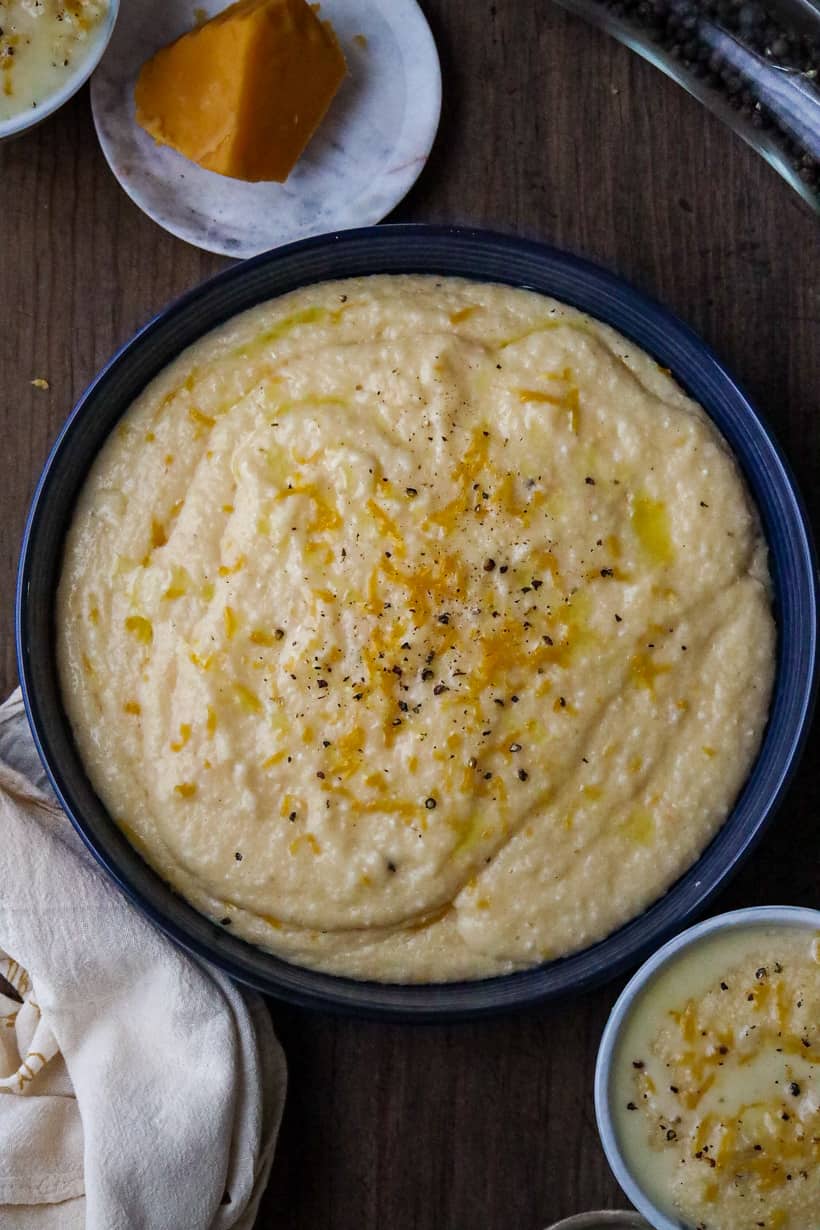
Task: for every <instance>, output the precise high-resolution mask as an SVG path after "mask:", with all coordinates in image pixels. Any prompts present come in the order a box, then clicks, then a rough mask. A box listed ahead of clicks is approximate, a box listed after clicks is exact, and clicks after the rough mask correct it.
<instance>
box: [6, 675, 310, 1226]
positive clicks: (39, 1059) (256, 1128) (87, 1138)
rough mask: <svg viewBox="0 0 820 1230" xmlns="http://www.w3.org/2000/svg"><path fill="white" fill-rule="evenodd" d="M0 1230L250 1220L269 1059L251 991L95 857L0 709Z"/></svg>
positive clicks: (268, 1031)
mask: <svg viewBox="0 0 820 1230" xmlns="http://www.w3.org/2000/svg"><path fill="white" fill-rule="evenodd" d="M0 974H2V975H3V976H4V977H5V978H6V980H7V981H8V982H10V983H11V984H12V986H14V987H15V989H16V990H17V992H18V993H19V995H20V996H21V998H22V1001H23V1002H22V1005H21V1004H20V1003H18V1002H17V1001H16V1000H14V999H12V998H11V997H9V996H5V995H0V1227H2V1230H75V1227H76V1228H77V1230H79V1228H80V1227H85V1228H86V1230H136V1228H138V1230H231V1228H233V1230H249V1228H250V1227H251V1226H252V1225H253V1221H254V1218H255V1216H256V1210H257V1206H258V1203H259V1198H260V1195H261V1193H262V1191H263V1190H264V1186H265V1184H266V1182H267V1178H268V1175H269V1172H270V1166H271V1162H272V1159H273V1151H274V1147H275V1144H276V1136H277V1133H278V1130H279V1122H280V1119H281V1115H282V1108H283V1105H284V1098H285V1084H286V1074H285V1063H284V1058H283V1055H282V1051H281V1048H280V1046H279V1044H278V1042H277V1041H276V1039H275V1037H274V1034H273V1030H272V1028H271V1024H270V1019H269V1017H268V1014H267V1011H266V1009H265V1006H264V1004H263V1003H262V1001H261V999H260V998H259V997H258V996H257V995H254V994H251V993H249V992H244V991H240V989H239V988H238V987H237V986H236V985H234V984H233V983H232V982H231V981H230V979H229V978H227V977H226V976H225V975H224V974H222V973H220V972H219V971H218V970H216V969H214V968H213V967H211V966H209V965H206V964H205V963H204V962H200V961H198V960H196V959H195V958H193V957H190V956H187V955H186V954H185V953H183V952H182V951H181V950H180V949H178V948H177V947H176V946H175V945H174V944H172V943H171V942H170V941H169V940H167V939H166V938H165V937H164V936H163V935H162V934H161V933H160V932H159V931H158V930H157V929H156V928H155V927H154V926H153V925H152V924H151V923H149V922H148V921H147V920H146V919H144V918H143V917H142V915H141V914H139V913H138V911H137V910H135V909H134V907H133V906H132V905H131V904H130V903H129V902H128V901H127V900H126V899H125V897H124V896H123V895H122V894H121V893H120V892H119V891H118V890H117V889H116V888H114V886H113V885H112V884H111V883H110V882H109V880H108V879H107V877H106V876H105V875H104V873H102V872H101V871H100V870H99V869H98V868H97V866H96V864H95V863H94V861H93V859H92V858H91V856H90V855H89V854H88V852H87V851H86V849H85V847H84V846H83V844H82V842H81V841H80V840H79V838H78V837H77V835H76V833H75V832H74V830H73V829H72V827H71V825H70V824H69V822H68V820H67V819H66V817H65V815H64V814H63V812H62V811H61V810H60V809H59V808H58V807H57V805H56V803H55V801H54V797H53V795H51V793H50V792H49V791H48V787H47V786H46V784H45V779H44V775H43V773H42V769H41V768H40V765H39V761H38V759H37V755H36V752H35V750H34V745H33V742H32V740H31V736H30V734H29V731H28V726H27V724H26V720H25V715H24V713H23V706H22V701H21V699H20V693H19V691H18V692H16V693H15V694H14V695H13V696H11V697H10V698H9V699H8V700H7V701H6V702H5V704H4V705H2V706H0Z"/></svg>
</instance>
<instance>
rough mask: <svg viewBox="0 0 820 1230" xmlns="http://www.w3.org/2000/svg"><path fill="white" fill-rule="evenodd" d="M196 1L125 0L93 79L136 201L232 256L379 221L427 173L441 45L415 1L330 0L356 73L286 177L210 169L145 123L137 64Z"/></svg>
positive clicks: (104, 141)
mask: <svg viewBox="0 0 820 1230" xmlns="http://www.w3.org/2000/svg"><path fill="white" fill-rule="evenodd" d="M227 5H228V0H202V3H201V4H200V5H197V6H196V12H197V14H198V15H202V14H204V15H207V16H208V17H212V16H214V15H215V14H216V13H218V12H221V11H222V10H223V9H225V8H227ZM194 10H195V6H194V4H193V0H125V3H124V4H123V7H122V13H121V17H120V22H119V26H118V28H117V33H116V36H115V38H114V39H113V40H112V43H111V47H110V49H109V52H108V55H107V56H106V57H105V61H104V62H103V64H102V65H101V67H100V71H99V73H97V74H96V76H95V78H94V82H93V86H92V90H91V105H92V109H93V112H94V123H95V125H96V128H97V135H98V137H99V140H100V144H101V146H102V149H103V153H104V154H105V157H106V159H107V160H108V164H109V166H110V167H111V170H112V171H113V172H114V175H115V176H116V177H117V179H118V180H119V182H120V185H121V186H122V188H123V189H124V190H125V191H126V192H127V193H128V195H129V196H130V197H131V200H132V201H134V203H135V204H136V205H138V206H139V207H140V209H142V210H143V211H144V212H145V213H147V214H148V215H149V217H151V218H153V220H154V221H155V222H157V223H158V224H159V225H160V226H162V227H164V229H165V230H167V231H170V232H171V234H173V235H177V236H178V237H179V238H180V239H184V240H186V241H187V242H188V243H192V244H194V245H195V246H196V247H199V248H205V249H206V250H208V251H210V252H219V253H222V254H223V255H225V256H235V257H246V256H255V255H256V254H257V253H259V252H264V251H267V250H268V249H269V248H274V247H278V246H279V245H280V244H283V243H287V242H289V241H290V240H293V239H303V238H306V237H307V236H309V235H319V234H323V233H325V232H328V231H338V230H342V229H344V228H347V227H354V226H367V225H370V224H372V223H375V222H379V221H381V219H382V218H383V217H384V216H385V215H386V214H387V213H389V212H390V210H391V209H393V208H394V206H396V205H397V204H398V203H399V201H400V200H401V199H402V197H403V196H405V194H406V193H407V192H408V190H409V189H410V188H411V186H412V185H413V184H414V183H415V181H416V179H417V178H418V176H419V175H420V173H421V170H422V168H423V167H424V164H425V163H426V161H427V157H428V155H429V153H430V149H431V147H432V144H433V140H434V138H435V135H436V130H437V128H438V121H439V115H440V112H441V70H440V68H439V61H438V54H437V52H436V45H435V42H434V41H433V36H432V34H431V32H430V27H429V26H428V25H427V21H426V20H425V18H424V15H423V13H422V12H421V9H420V8H419V6H418V4H417V3H416V0H322V7H321V16H322V17H324V18H327V19H329V20H330V22H331V23H332V25H333V28H334V30H335V31H336V34H337V36H338V38H339V42H340V44H341V46H342V50H343V51H344V54H345V57H346V59H347V63H348V70H349V72H348V76H347V78H346V80H345V81H344V83H343V84H342V87H341V89H340V90H339V93H338V94H337V95H336V97H335V98H334V100H333V102H332V103H331V105H330V109H329V110H328V113H327V115H326V116H325V117H324V120H323V121H322V123H321V124H320V126H319V128H318V130H317V132H316V133H315V134H314V136H313V138H312V140H311V141H310V143H309V145H308V147H307V149H306V150H305V152H304V154H303V155H302V157H301V158H300V160H299V162H298V163H297V165H296V167H295V168H294V170H293V171H292V172H291V175H290V176H289V178H288V180H287V182H286V183H284V184H276V183H261V184H248V183H243V182H242V181H241V180H236V179H228V178H226V177H225V176H223V175H217V174H215V173H214V172H213V171H205V170H203V169H202V168H201V167H198V166H197V165H196V164H195V163H192V162H189V161H188V159H187V158H183V157H182V155H181V154H178V153H176V151H175V150H172V149H169V148H167V147H161V146H158V145H156V144H155V142H154V141H153V140H152V139H151V137H149V136H148V134H147V133H146V132H144V131H143V130H142V128H140V127H139V125H138V124H137V122H136V119H135V115H134V84H135V82H136V78H137V74H138V73H139V70H140V68H141V66H142V64H143V63H144V62H145V60H147V59H148V58H149V57H150V56H151V55H153V54H154V52H155V51H156V50H157V49H158V48H159V47H163V46H165V45H166V44H167V43H170V42H172V41H173V40H174V39H175V38H178V37H179V36H180V35H181V34H183V33H185V32H186V31H187V30H190V29H191V28H192V27H193V26H194V24H195V17H194Z"/></svg>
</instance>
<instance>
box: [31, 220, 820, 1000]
mask: <svg viewBox="0 0 820 1230" xmlns="http://www.w3.org/2000/svg"><path fill="white" fill-rule="evenodd" d="M372 273H436V274H442V275H456V276H461V277H467V278H474V279H480V280H483V281H493V282H504V283H507V284H509V285H512V286H523V287H528V288H530V289H532V290H536V291H541V292H543V293H544V294H547V295H553V296H555V297H556V298H557V299H561V300H563V301H564V302H566V303H569V304H572V305H574V306H575V307H577V308H581V309H582V310H583V311H585V312H589V313H591V314H592V315H593V316H596V317H598V318H599V319H600V320H603V321H606V322H607V323H608V324H610V325H612V326H614V328H616V329H618V330H620V331H621V332H622V333H623V334H625V335H626V336H627V337H629V338H631V339H632V340H633V341H635V342H637V343H638V344H639V345H640V346H642V347H643V348H644V349H645V350H647V351H648V352H649V353H650V354H651V355H653V356H654V358H655V359H656V360H657V361H658V362H659V363H661V364H662V365H663V366H664V367H668V368H670V369H671V371H672V372H673V373H674V375H675V377H676V378H677V380H678V381H679V382H680V383H681V385H683V387H684V388H685V389H686V390H687V391H688V392H689V393H690V394H691V396H692V397H694V398H695V399H696V400H697V401H699V402H700V403H701V405H703V406H704V407H705V408H706V410H707V411H708V412H709V414H710V415H711V416H712V418H713V420H714V421H715V423H716V424H717V426H718V428H719V429H720V431H721V432H722V433H723V435H724V436H725V438H726V439H727V440H728V442H729V444H730V445H731V447H732V448H733V449H734V451H735V454H736V455H737V457H738V459H739V461H740V464H741V467H742V469H743V471H744V473H745V476H746V480H747V482H748V484H749V487H750V489H751V491H752V493H753V495H754V498H755V500H756V501H757V505H758V508H759V509H760V513H761V517H762V520H763V527H764V530H765V533H766V537H767V538H768V542H769V548H770V556H771V559H770V563H771V569H772V575H773V578H774V591H775V614H776V618H777V624H778V630H779V638H778V662H777V679H776V685H775V692H774V699H773V702H772V709H771V715H770V718H769V723H768V728H767V730H766V735H765V738H764V742H763V746H762V748H761V751H760V754H759V756H758V758H757V761H756V763H755V765H754V768H753V770H752V772H751V775H750V777H749V780H748V781H747V783H746V786H745V788H744V789H743V792H742V794H741V795H740V797H739V799H738V800H737V803H736V805H735V807H734V810H733V811H732V814H731V815H730V817H729V818H728V820H727V821H726V823H725V824H724V825H723V827H722V829H721V830H720V832H719V833H718V834H717V836H716V837H715V838H714V840H713V841H712V843H711V845H710V846H709V847H708V848H707V849H706V850H705V851H704V853H703V855H702V856H701V858H700V859H699V860H698V862H697V864H696V865H695V866H694V867H692V868H691V869H690V870H689V871H688V872H687V873H686V875H684V876H683V877H682V878H681V879H680V880H679V881H678V882H677V883H676V884H675V885H674V886H673V887H672V888H670V889H669V891H668V892H667V893H665V895H664V896H663V897H661V898H660V899H659V900H658V901H656V902H655V904H654V905H653V906H651V907H650V908H649V909H648V910H646V912H645V913H643V914H642V915H641V916H640V917H639V918H635V919H633V921H632V922H630V923H628V924H627V925H626V926H625V927H622V928H621V929H620V930H619V931H617V932H615V933H614V934H612V935H610V936H608V937H607V938H606V939H605V940H602V941H601V942H600V943H598V944H595V945H594V946H593V947H591V948H588V949H586V950H585V951H583V952H579V953H576V954H574V955H572V956H569V957H566V958H564V959H562V960H558V961H552V962H549V963H548V964H546V965H541V966H539V967H537V968H534V969H530V970H526V971H523V972H521V973H517V974H511V975H507V976H505V977H500V978H489V979H486V980H483V981H479V982H463V983H445V984H442V985H423V986H404V985H392V984H383V983H374V982H357V981H353V980H351V979H347V978H338V977H334V976H332V975H328V974H321V973H316V972H314V971H311V970H307V969H303V968H301V967H299V966H295V965H290V964H288V963H287V962H285V961H282V960H280V959H278V958H277V957H274V956H272V955H271V954H270V953H267V952H264V951H263V950H262V949H259V948H255V947H252V946H251V945H249V944H246V943H244V942H243V941H242V940H240V939H238V938H236V937H235V936H232V935H230V934H228V933H227V932H226V931H225V930H223V929H221V928H219V927H217V926H216V925H214V924H213V923H211V922H209V921H208V919H207V918H205V917H203V915H201V914H199V913H197V912H196V911H195V910H194V909H192V908H191V907H190V906H189V905H187V904H186V902H184V901H183V900H182V899H181V898H180V897H179V896H178V895H177V894H176V893H175V892H173V891H172V890H171V889H170V888H169V887H168V886H167V885H166V884H165V883H164V882H163V881H162V880H161V879H160V878H159V876H157V875H156V874H155V873H154V872H153V871H152V870H151V869H150V868H149V867H148V866H147V865H146V864H145V863H144V862H143V861H142V859H141V858H140V856H139V855H138V854H137V853H136V851H135V850H134V849H133V848H132V847H131V846H130V845H129V844H128V842H127V841H126V840H125V838H124V837H123V835H122V833H121V832H120V831H119V829H118V828H117V827H116V825H115V824H114V823H113V822H112V820H111V818H110V817H109V815H108V814H107V812H106V810H105V808H104V807H103V805H102V803H101V802H100V800H99V799H98V798H97V796H96V795H95V793H94V791H93V789H92V787H91V784H90V782H89V780H88V778H87V777H86V774H85V772H84V770H83V766H82V763H81V761H80V758H79V755H78V753H77V749H76V748H75V746H74V742H73V740H72V736H71V731H70V728H69V725H68V721H67V720H66V716H65V713H64V710H63V706H62V702H61V699H60V689H59V684H58V678H57V670H56V666H55V652H54V608H53V603H54V594H55V592H56V589H57V582H58V578H59V573H60V565H61V557H62V546H63V537H64V534H65V530H66V526H67V525H68V523H69V521H70V519H71V514H72V509H73V506H74V502H75V500H76V497H77V494H78V492H79V489H80V487H81V485H82V483H83V480H84V478H85V476H86V474H87V473H88V469H89V467H90V465H91V463H92V461H93V460H94V457H95V456H96V454H97V452H98V450H99V448H100V446H101V445H102V443H103V441H104V440H105V438H106V437H107V435H108V434H109V432H110V431H111V430H112V429H113V427H114V426H115V424H116V423H117V421H118V419H119V418H120V416H121V415H122V414H124V413H125V411H126V410H127V408H128V407H129V406H130V404H131V402H132V401H133V400H134V398H135V397H136V396H137V395H138V393H140V391H141V390H142V389H143V388H144V387H145V385H146V384H147V383H148V382H149V381H150V380H151V379H153V377H154V376H156V374H157V373H158V372H159V371H161V369H162V368H163V367H165V366H166V364H168V363H170V362H171V360H173V359H174V358H176V356H177V355H178V354H179V353H180V351H181V350H183V349H184V348H185V347H186V346H188V345H190V344H191V343H192V342H194V341H196V339H197V338H199V337H201V336H202V334H204V333H206V332H208V330H210V329H213V328H214V327H215V326H216V325H219V324H221V323H222V322H223V321H225V320H227V319H228V318H229V317H231V316H234V315H235V314H236V313H237V312H242V311H244V310H245V309H246V308H250V307H252V306H254V304H257V303H260V302H262V301H263V300H266V299H270V298H273V297H274V296H276V295H281V294H283V293H285V292H287V291H291V290H294V289H295V288H296V287H299V286H305V285H306V284H308V283H311V282H319V281H325V280H327V279H330V278H342V277H350V276H355V275H363V274H372ZM814 577H815V573H814V559H813V552H812V546H811V542H810V535H809V530H808V528H807V524H806V518H805V514H804V512H803V508H802V505H801V502H800V498H799V496H798V494H797V492H796V490H795V487H794V483H793V481H792V478H791V476H790V474H789V472H788V470H787V468H786V465H785V463H784V461H783V458H782V457H781V455H780V453H779V451H778V448H777V446H776V445H775V443H774V441H773V440H772V438H771V436H770V434H769V432H768V430H767V428H766V427H765V426H764V424H763V423H762V422H761V420H760V418H759V417H758V415H757V414H756V412H755V411H754V410H753V408H752V407H751V406H750V404H749V402H748V401H747V399H746V397H745V396H744V394H743V393H742V392H741V390H740V389H739V388H738V386H737V385H736V384H735V382H734V380H733V379H732V377H731V376H730V375H729V374H728V373H727V372H726V371H725V370H724V368H723V367H722V366H721V365H720V363H719V362H718V360H717V359H716V358H715V356H714V355H713V354H712V353H711V351H710V350H709V349H708V348H707V347H706V346H705V345H704V344H703V342H701V341H700V340H699V339H698V338H697V337H696V336H695V335H694V334H693V333H692V332H690V330H689V329H688V328H686V326H685V325H683V324H681V322H680V321H678V320H677V319H675V317H674V316H671V315H670V314H669V312H667V311H665V310H664V309H663V308H661V307H659V306H658V305H657V304H656V303H653V302H652V301H651V300H649V299H647V298H645V296H643V295H642V294H640V293H638V292H637V291H636V290H634V289H632V288H631V287H630V286H628V285H627V284H626V283H624V282H622V281H621V280H620V279H619V278H617V277H615V276H614V275H613V274H611V273H607V272H605V271H604V270H602V269H598V268H596V267H595V266H594V265H590V264H588V263H587V262H586V261H583V260H579V259H578V258H577V257H574V256H569V255H567V254H565V253H563V252H557V251H555V249H553V248H548V247H544V246H542V245H541V244H537V243H530V242H527V241H524V240H521V239H515V238H511V237H507V236H502V235H494V234H489V233H486V232H482V231H475V230H461V229H456V228H451V227H431V226H388V227H378V228H375V229H367V230H358V231H346V232H342V233H340V234H333V235H324V236H321V237H319V238H316V239H308V240H305V241H303V242H301V243H295V244H291V245H289V246H287V247H283V248H278V249H276V250H275V251H273V252H268V253H266V254H264V255H262V256H258V257H255V258H254V259H252V260H249V261H246V262H245V263H244V264H239V265H234V266H233V267H232V268H230V269H228V270H227V271H225V272H224V273H221V274H219V275H218V276H217V277H215V278H213V279H212V280H211V281H209V282H206V283H205V285H204V286H201V287H199V288H198V289H197V290H194V291H192V292H190V293H189V294H187V295H185V296H184V297H183V298H182V299H180V300H178V301H177V302H176V303H174V304H172V305H171V307H169V308H167V309H166V310H165V311H164V312H162V313H160V315H159V316H157V317H156V318H155V319H154V320H152V321H151V322H150V323H149V324H148V325H146V326H145V328H144V329H142V330H141V332H139V333H138V334H137V335H136V337H134V338H133V340H132V341H130V342H129V343H128V344H127V345H126V346H125V347H124V348H123V349H122V350H121V351H120V352H119V353H118V354H117V355H115V356H114V358H113V359H112V360H111V362H110V363H109V364H108V366H107V367H106V368H104V369H103V371H102V372H101V373H100V374H99V376H97V378H96V380H95V381H94V382H93V384H92V385H91V386H90V387H89V389H88V390H87V391H86V393H85V394H84V395H83V397H82V398H81V399H80V401H79V403H78V404H77V406H76V407H75V409H74V411H73V412H72V414H71V416H70V417H69V419H68V421H67V423H66V424H65V426H64V428H63V430H62V432H61V433H60V436H59V438H58V440H57V442H56V444H55V446H54V448H53V450H52V453H51V456H50V457H49V459H48V461H47V462H46V466H45V469H44V470H43V474H42V477H41V478H40V482H39V484H38V486H37V490H36V492H35V495H34V500H33V502H32V506H31V511H30V513H29V518H28V523H27V525H26V531H25V537H24V540H23V549H22V556H21V560H20V570H19V577H18V587H17V610H16V628H17V653H18V664H19V671H20V681H21V684H22V688H23V696H24V699H25V703H26V709H27V712H28V716H29V721H30V723H31V728H32V731H33V732H34V738H35V740H36V742H37V746H38V749H39V752H40V756H41V757H42V760H43V763H44V765H45V767H46V769H47V771H48V774H49V777H50V779H51V782H52V784H53V786H54V789H55V790H56V792H57V794H58V796H59V798H60V801H61V802H62V804H63V806H64V808H65V810H66V811H67V813H68V815H69V816H70V818H71V820H72V822H73V824H74V825H75V826H76V828H77V829H78V831H79V832H80V834H81V836H82V837H83V838H84V840H85V841H86V843H87V844H88V846H89V847H90V848H91V850H92V851H93V853H94V854H95V855H96V857H97V858H98V859H99V861H100V863H101V864H102V865H103V867H105V868H106V870H107V871H108V872H109V873H110V875H111V876H112V877H113V878H114V879H115V880H116V881H117V883H118V884H119V885H120V886H121V887H122V889H123V890H124V891H125V892H126V893H127V894H128V895H129V896H130V897H131V899H132V900H133V901H134V902H135V903H136V904H137V905H138V906H139V908H140V909H141V910H143V911H144V913H146V914H147V915H148V916H149V917H150V918H152V919H154V921H155V922H156V923H158V924H159V926H160V927H162V928H163V929H164V930H165V931H166V932H167V933H168V934H169V935H171V936H172V937H173V938H174V939H176V940H177V941H179V943H181V944H183V945H184V946H185V947H186V948H188V949H190V950H192V951H193V952H196V953H198V954H199V955H200V956H202V957H206V958H207V959H209V960H211V961H213V962H215V963H216V964H218V965H220V966H222V967H223V968H224V969H226V970H227V971H228V972H229V973H231V974H232V975H234V976H235V977H236V978H238V979H241V980H242V981H243V982H247V983H250V984H252V985H253V986H256V987H258V988H259V989H260V990H262V991H265V992H268V993H269V994H271V995H274V996H278V997H280V998H282V999H286V1000H290V1001H291V1002H294V1003H297V1004H303V1005H308V1006H315V1007H322V1008H327V1009H332V1010H335V1011H340V1012H350V1013H360V1014H367V1015H370V1016H382V1017H391V1016H392V1017H398V1018H403V1019H410V1020H417V1021H426V1020H434V1019H455V1018H459V1017H471V1016H473V1017H474V1016H480V1015H482V1014H488V1013H495V1012H503V1011H510V1010H512V1009H515V1008H520V1007H522V1006H524V1005H532V1004H535V1003H538V1002H540V1001H543V1000H547V999H551V998H554V997H556V996H559V995H563V994H566V993H568V992H577V991H580V990H582V989H585V988H587V987H590V986H592V985H593V984H595V983H598V982H602V981H603V980H605V979H607V978H611V977H613V976H614V975H616V974H618V973H620V972H621V971H623V970H625V969H627V968H628V967H630V966H634V965H636V964H637V963H638V961H639V960H641V959H642V958H643V957H644V956H646V955H647V954H648V953H649V952H651V951H652V950H653V949H654V948H656V947H657V946H658V945H659V944H660V943H662V942H663V941H664V940H665V939H667V938H668V937H669V936H670V935H671V934H673V932H675V931H676V930H678V929H679V928H680V927H681V925H682V924H683V923H684V921H685V920H686V919H688V918H690V917H691V916H692V915H694V914H695V913H697V911H699V910H701V909H702V908H703V907H704V906H705V905H706V903H707V902H708V901H709V900H710V899H711V898H712V897H713V896H714V894H715V893H716V892H717V890H718V889H719V888H720V886H721V885H722V884H723V883H724V882H725V880H726V879H727V877H728V876H729V875H730V874H731V873H732V872H733V871H734V870H735V869H736V868H737V867H738V865H739V863H740V862H741V860H742V859H743V858H745V857H746V856H747V855H748V854H749V853H750V851H751V850H752V848H753V846H754V844H755V842H756V841H757V840H758V838H759V837H760V835H761V833H762V832H763V830H764V828H765V827H766V824H767V823H768V822H769V820H770V819H771V817H772V815H773V813H774V810H775V808H776V806H777V804H778V802H779V801H780V799H781V797H782V794H783V791H784V789H785V787H786V784H787V782H788V780H789V777H790V774H791V772H792V770H793V768H794V766H795V762H796V759H797V756H798V753H799V751H800V748H801V745H802V742H803V737H804V734H805V732H806V727H807V723H808V718H809V715H810V710H811V703H812V692H813V679H814V667H815V652H816V593H815V580H814Z"/></svg>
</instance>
